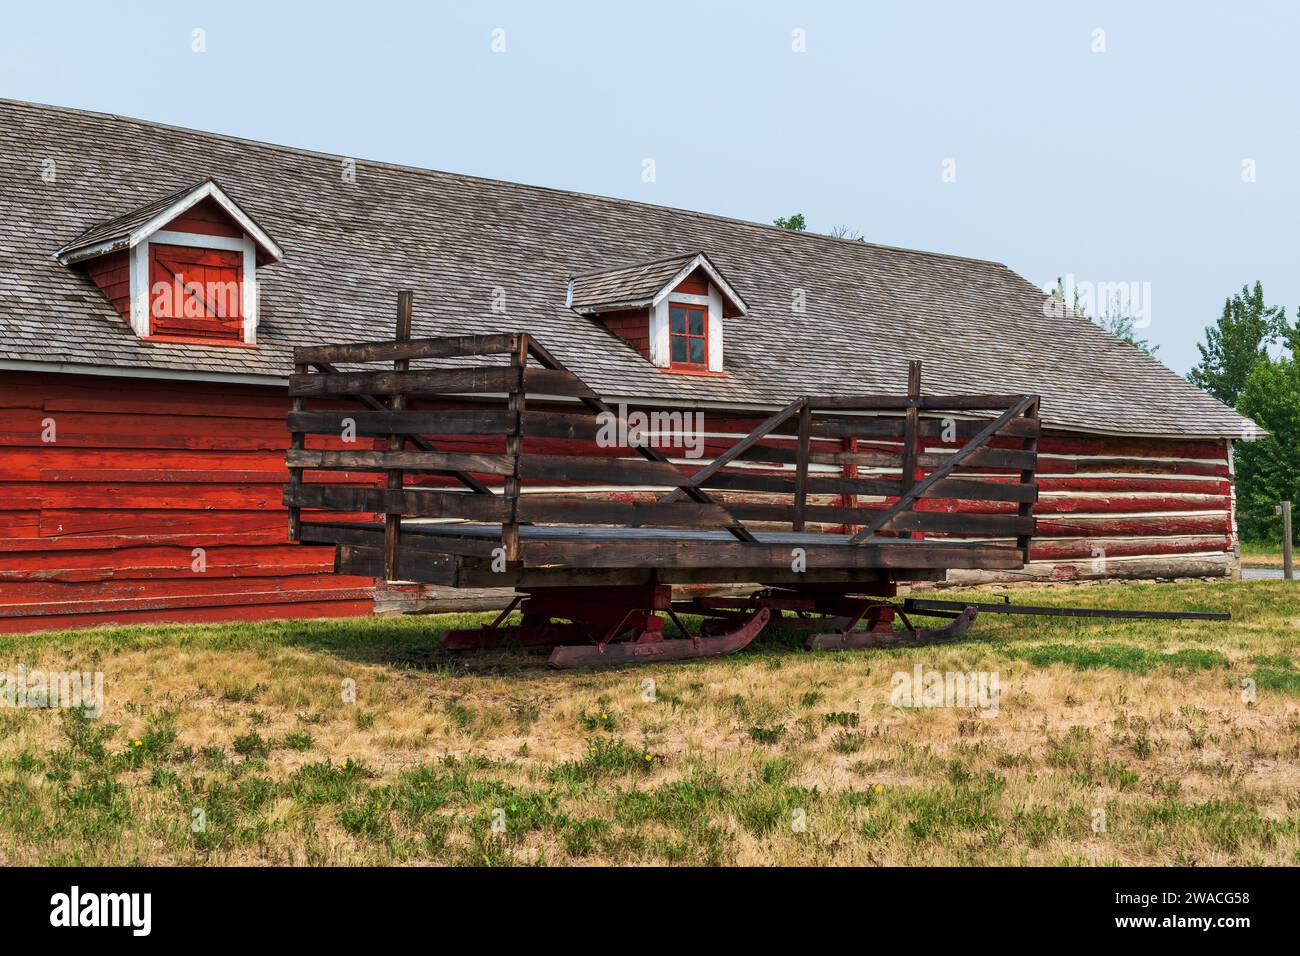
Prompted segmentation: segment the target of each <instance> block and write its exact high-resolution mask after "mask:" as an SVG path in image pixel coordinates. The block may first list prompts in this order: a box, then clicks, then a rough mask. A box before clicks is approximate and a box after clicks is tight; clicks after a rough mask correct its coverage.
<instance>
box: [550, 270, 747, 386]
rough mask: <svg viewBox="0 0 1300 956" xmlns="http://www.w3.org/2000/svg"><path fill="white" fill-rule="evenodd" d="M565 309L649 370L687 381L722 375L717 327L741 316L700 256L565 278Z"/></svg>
mask: <svg viewBox="0 0 1300 956" xmlns="http://www.w3.org/2000/svg"><path fill="white" fill-rule="evenodd" d="M568 305H569V308H571V309H573V310H574V311H575V312H577V313H579V314H580V315H586V316H590V317H591V318H592V319H594V320H596V321H598V322H600V323H602V324H603V325H604V326H605V328H607V329H609V331H610V332H612V333H614V335H616V336H618V337H619V338H621V339H623V341H625V342H626V343H627V344H628V345H630V346H632V347H633V348H634V349H636V350H637V351H638V352H640V353H641V355H642V357H644V358H645V359H647V360H648V361H649V362H650V363H651V364H652V365H657V366H658V367H659V368H662V369H664V370H665V371H669V372H682V373H685V374H693V375H721V374H723V373H724V370H725V365H724V364H723V355H722V343H723V334H722V333H723V321H724V320H725V319H731V318H736V317H739V316H743V315H744V314H745V312H746V310H747V306H746V305H745V303H744V300H742V299H741V298H740V296H739V295H738V294H737V293H736V291H735V290H734V289H733V288H732V287H731V284H730V283H729V282H728V281H727V280H726V279H725V278H724V277H723V275H722V273H721V272H719V271H718V269H717V267H716V266H714V265H713V263H712V262H710V261H709V258H708V256H706V255H705V254H704V253H702V252H697V253H691V254H689V255H680V256H672V257H670V258H667V259H653V260H650V261H648V262H635V263H632V264H630V265H623V266H615V267H613V268H610V269H597V270H596V271H594V272H583V273H580V274H577V275H574V276H571V277H570V279H569V301H568Z"/></svg>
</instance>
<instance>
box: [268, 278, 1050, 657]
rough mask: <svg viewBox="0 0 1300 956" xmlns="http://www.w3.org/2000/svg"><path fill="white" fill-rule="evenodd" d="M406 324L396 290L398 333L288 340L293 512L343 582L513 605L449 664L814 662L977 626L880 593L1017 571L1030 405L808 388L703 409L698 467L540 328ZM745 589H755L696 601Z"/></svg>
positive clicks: (666, 423)
mask: <svg viewBox="0 0 1300 956" xmlns="http://www.w3.org/2000/svg"><path fill="white" fill-rule="evenodd" d="M410 316H411V297H410V295H409V294H408V293H402V294H401V296H400V297H399V309H398V334H397V336H396V337H395V339H394V340H393V341H386V342H364V343H353V344H340V345H322V346H313V347H306V348H298V349H296V350H295V354H294V362H295V368H294V374H293V376H292V377H291V379H290V385H289V388H290V395H291V396H292V399H293V409H292V411H291V412H290V414H289V420H288V427H289V430H290V432H291V433H292V443H291V447H290V450H289V452H288V453H287V458H286V463H287V465H288V468H289V475H290V478H289V482H288V484H287V486H286V488H285V490H284V502H285V504H286V505H287V506H288V508H289V534H290V537H291V538H293V539H295V540H298V541H302V542H306V543H311V544H318V545H319V544H326V545H332V546H334V548H335V553H336V561H335V569H336V571H337V572H338V573H341V574H352V575H364V576H370V577H374V578H382V579H386V580H388V581H395V582H397V581H401V582H416V583H427V584H437V585H445V586H449V587H453V588H486V587H500V588H510V589H513V591H514V593H515V598H514V601H513V602H512V604H511V606H510V607H509V608H507V610H506V612H503V613H502V615H501V616H500V618H499V619H498V620H497V621H496V622H495V623H494V624H493V625H490V626H488V627H485V628H477V629H474V630H469V631H452V632H450V633H448V634H447V635H446V636H445V639H444V647H446V648H450V649H471V648H484V647H493V646H505V645H522V646H529V647H541V648H551V649H552V652H551V657H550V661H551V663H552V664H553V665H555V666H557V667H572V666H601V665H611V664H619V663H625V662H635V661H649V660H677V659H682V658H691V657H701V656H710V655H717V654H727V653H732V652H734V651H737V650H739V649H741V648H743V647H744V646H746V645H747V644H749V643H750V642H751V641H752V640H753V639H754V638H755V637H756V636H757V635H758V633H759V632H760V631H762V629H763V628H764V627H765V626H766V625H767V624H768V623H769V622H770V621H772V620H775V619H777V618H781V619H783V620H784V621H785V622H786V623H792V624H796V625H798V626H808V627H809V628H810V629H811V630H813V631H815V632H816V633H814V634H813V635H812V637H810V639H809V646H810V647H813V648H828V649H829V648H838V647H859V646H880V645H887V644H891V643H923V642H927V641H936V640H951V639H954V638H955V637H957V636H960V634H961V633H963V632H964V631H965V629H966V628H967V627H969V625H970V623H971V621H972V620H973V619H974V614H975V612H974V611H970V612H968V611H967V610H966V609H964V608H963V609H961V610H959V611H957V612H952V611H950V610H949V609H946V608H944V609H937V610H936V609H919V610H916V611H915V612H909V611H907V610H905V609H904V608H903V607H902V605H899V604H896V603H891V602H889V601H888V600H887V599H888V598H890V597H893V596H894V595H895V594H896V588H897V585H898V584H899V582H910V581H917V580H933V579H936V578H940V577H942V576H943V575H944V573H945V572H946V571H947V570H948V569H950V568H975V569H988V570H1014V569H1019V568H1021V567H1022V566H1023V564H1024V562H1025V561H1026V560H1027V557H1028V552H1029V543H1030V539H1031V537H1032V535H1033V532H1034V518H1033V515H1032V510H1033V506H1034V502H1035V501H1036V500H1037V497H1038V488H1037V484H1036V482H1035V469H1036V464H1037V457H1036V452H1035V446H1036V441H1037V438H1038V435H1039V419H1038V408H1039V402H1038V398H1037V396H1034V395H1020V394H1010V395H925V394H922V391H921V365H920V362H912V363H911V364H910V367H909V384H908V390H907V394H900V395H849V396H846V395H835V396H824V397H819V396H815V395H805V396H800V397H796V398H793V399H792V400H790V401H789V402H788V403H787V404H785V405H784V406H782V407H781V408H779V409H777V410H775V411H773V410H772V409H770V408H768V409H766V410H761V411H758V410H752V411H749V412H746V411H744V410H740V411H728V412H727V413H726V415H727V416H728V418H727V422H728V424H727V425H726V427H716V426H715V427H710V424H711V416H714V415H715V414H717V415H721V413H713V412H710V411H708V410H704V411H703V412H701V414H702V415H703V423H702V426H703V427H702V428H697V427H696V425H698V424H699V423H698V422H696V423H695V424H692V425H690V426H689V427H690V428H691V429H693V430H695V431H696V432H698V437H699V439H700V442H702V454H701V456H700V457H698V458H691V457H690V455H689V454H687V453H686V452H684V451H683V450H682V449H681V448H675V447H672V441H671V438H672V437H673V436H672V434H671V433H672V432H673V431H674V427H675V426H676V425H677V424H680V423H681V422H682V421H686V419H684V418H681V416H682V414H683V413H681V412H677V413H676V414H678V416H679V418H678V419H674V418H672V412H671V411H670V410H664V409H632V410H629V409H626V408H621V407H619V408H616V407H611V406H610V405H609V404H607V403H606V401H604V400H603V399H602V398H601V397H600V396H598V395H597V394H596V393H595V392H594V391H593V390H592V389H590V388H589V387H588V386H587V385H586V384H585V383H584V382H583V381H582V380H581V379H580V378H579V377H578V376H577V375H575V374H574V373H573V372H571V371H570V370H568V369H567V368H565V366H564V365H563V364H562V363H561V362H560V361H559V360H558V359H557V358H556V357H555V356H554V355H552V354H551V353H550V352H549V351H548V350H547V349H546V348H545V347H544V346H543V345H542V344H541V343H540V342H538V341H537V339H535V338H534V337H532V336H530V335H528V334H525V333H521V332H511V333H501V334H493V335H464V336H453V337H443V338H425V339H412V338H411V337H410ZM377 363H383V364H382V365H378V364H377ZM638 412H641V413H643V418H645V419H647V420H649V421H650V422H651V423H652V424H651V426H650V427H648V428H643V429H639V428H636V427H633V426H634V419H636V413H638ZM655 414H658V415H659V416H660V417H659V418H655V417H654V415H655ZM738 417H739V419H740V420H742V421H746V422H747V424H746V425H745V429H746V430H745V431H743V432H742V431H737V430H736V428H735V425H734V423H735V421H736V420H737V419H738ZM665 435H667V436H669V440H667V441H665ZM677 437H679V438H682V439H683V440H684V439H686V438H689V437H690V436H689V435H685V434H683V435H680V436H677ZM735 585H751V586H752V590H750V591H749V592H748V593H747V596H744V595H745V594H746V592H744V591H742V592H741V594H742V596H740V597H718V596H709V595H708V594H703V593H700V592H701V590H702V589H708V588H712V589H714V590H715V591H716V589H718V588H721V587H722V586H735ZM513 610H518V611H519V612H520V614H521V615H522V619H521V621H520V622H519V623H517V624H509V625H507V623H506V621H507V620H508V614H509V612H510V611H513ZM912 613H921V614H927V615H932V616H937V617H939V618H940V619H946V620H947V623H946V624H944V625H943V626H941V627H937V628H930V629H925V628H918V627H916V626H914V625H913V624H912V621H911V614H912ZM684 614H691V615H699V616H700V617H702V618H703V619H704V623H703V625H701V626H699V627H698V628H697V629H696V630H695V631H692V630H690V629H689V628H688V627H687V626H686V624H685V623H684V622H683V619H682V616H683V615H684ZM669 624H671V625H672V628H673V632H675V633H670V632H669V631H668V628H667V625H669Z"/></svg>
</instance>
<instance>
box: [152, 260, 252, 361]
mask: <svg viewBox="0 0 1300 956" xmlns="http://www.w3.org/2000/svg"><path fill="white" fill-rule="evenodd" d="M243 296H244V256H243V254H242V253H240V252H230V251H227V250H224V249H204V248H202V247H200V246H170V245H162V244H154V243H150V244H149V337H150V338H155V339H156V338H190V337H198V338H211V339H217V340H221V341H231V342H242V341H244V323H243V318H242V316H243V312H242V310H241V308H240V306H241V303H242V299H243Z"/></svg>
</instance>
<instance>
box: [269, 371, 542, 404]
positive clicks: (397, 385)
mask: <svg viewBox="0 0 1300 956" xmlns="http://www.w3.org/2000/svg"><path fill="white" fill-rule="evenodd" d="M510 374H511V373H510V367H509V366H506V365H503V366H500V367H491V366H485V367H481V368H449V369H418V370H416V371H413V372H412V371H408V372H322V373H318V374H314V375H297V374H295V375H291V376H289V394H290V395H291V396H303V397H312V396H326V395H335V396H338V395H407V396H412V395H460V394H479V393H486V394H497V393H505V392H508V391H509V390H510V384H511V383H510ZM560 394H563V393H560Z"/></svg>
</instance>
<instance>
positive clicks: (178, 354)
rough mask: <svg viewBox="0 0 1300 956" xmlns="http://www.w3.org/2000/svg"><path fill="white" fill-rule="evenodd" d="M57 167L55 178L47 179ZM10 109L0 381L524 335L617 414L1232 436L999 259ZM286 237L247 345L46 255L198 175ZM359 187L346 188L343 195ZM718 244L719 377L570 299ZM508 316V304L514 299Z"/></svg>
mask: <svg viewBox="0 0 1300 956" xmlns="http://www.w3.org/2000/svg"><path fill="white" fill-rule="evenodd" d="M45 159H50V160H53V163H54V166H53V168H54V169H55V170H56V174H55V176H54V179H53V181H52V182H47V181H45V180H44V179H42V177H41V175H40V171H41V168H42V166H41V163H42V161H43V160H45ZM344 164H345V160H344V158H343V157H339V156H332V155H326V154H322V153H315V152H308V151H305V150H298V149H290V148H286V147H282V146H274V145H268V144H265V143H257V142H251V141H247V140H240V139H235V138H231V137H227V136H220V135H215V134H210V133H202V132H195V131H191V130H184V129H178V128H175V127H169V126H162V125H158V124H154V123H148V122H143V121H140V120H133V119H127V118H123V117H119V116H112V115H106V114H98V113H89V112H83V111H78V110H69V109H63V108H57V107H49V106H41V105H34V104H30V103H19V102H13V101H5V100H0V217H3V221H4V222H5V224H6V230H5V233H6V234H5V235H4V236H3V237H2V238H0V365H4V364H9V363H14V362H42V363H58V364H59V366H60V367H62V368H66V369H68V370H77V369H81V368H89V367H115V368H120V369H130V368H142V369H151V370H155V371H158V370H163V371H165V372H166V373H168V374H176V375H177V376H184V375H186V374H193V373H200V374H204V375H211V376H229V375H251V376H260V377H266V378H270V377H275V378H280V377H284V376H287V374H288V372H289V371H290V367H291V354H292V352H291V350H292V347H293V346H294V345H296V344H320V343H329V342H346V341H359V340H375V339H383V338H386V337H388V336H389V335H391V331H392V322H393V309H394V300H395V296H396V292H397V290H399V289H404V288H411V289H414V290H415V293H416V299H415V302H416V307H415V321H414V334H415V335H417V336H433V335H446V334H457V333H463V332H493V331H514V330H520V329H522V330H525V331H528V332H530V333H532V334H534V335H536V336H537V337H538V338H539V339H540V341H542V342H543V343H544V344H545V345H546V346H547V347H548V348H549V349H550V350H551V351H553V352H554V353H555V354H556V355H557V356H558V357H559V358H560V360H561V361H563V362H564V363H565V364H567V365H568V366H569V367H570V368H572V369H573V370H574V371H575V372H576V373H577V374H579V375H580V376H582V378H583V379H584V380H586V381H587V382H588V383H589V384H590V385H591V386H592V387H593V388H595V389H597V390H598V391H599V392H601V393H602V394H604V395H605V396H607V397H609V398H611V399H617V398H621V397H627V398H634V397H636V398H655V399H659V400H662V401H682V402H724V403H748V404H753V403H762V404H770V405H776V404H782V403H785V402H787V401H789V400H790V399H792V398H794V397H796V396H798V395H802V394H819V395H836V394H860V393H864V392H900V391H903V390H904V389H905V388H906V382H907V361H908V360H909V359H921V360H922V361H924V363H925V390H926V391H927V392H932V393H952V392H963V391H969V392H997V393H1006V392H1037V393H1039V394H1041V395H1042V399H1043V404H1042V416H1043V419H1044V420H1045V421H1046V422H1047V423H1049V424H1054V425H1059V426H1066V427H1074V428H1082V429H1089V430H1096V431H1109V432H1119V433H1129V434H1140V435H1198V436H1232V437H1237V436H1239V435H1241V434H1242V433H1243V430H1244V429H1245V427H1246V423H1245V420H1244V419H1242V418H1241V417H1240V416H1239V415H1238V414H1237V413H1236V412H1234V411H1233V410H1232V409H1230V408H1227V407H1226V406H1224V405H1222V404H1220V403H1219V402H1217V401H1215V400H1214V399H1213V398H1210V397H1209V396H1208V395H1206V394H1204V393H1202V392H1200V391H1199V390H1197V389H1196V388H1194V387H1193V386H1191V385H1190V384H1188V383H1187V382H1186V381H1185V380H1184V379H1182V378H1181V377H1180V376H1178V375H1176V374H1175V373H1174V372H1172V371H1171V370H1169V369H1168V368H1166V367H1165V366H1164V365H1162V364H1161V363H1160V362H1158V361H1156V360H1155V359H1153V358H1150V357H1149V356H1146V355H1144V354H1142V353H1141V352H1139V351H1137V350H1136V349H1134V348H1132V347H1130V346H1128V345H1126V344H1124V343H1122V342H1120V341H1119V340H1117V339H1115V338H1114V337H1112V336H1110V335H1109V334H1107V333H1106V332H1104V331H1103V330H1102V329H1100V328H1098V327H1097V326H1095V325H1094V324H1092V323H1091V322H1088V321H1087V320H1086V319H1081V318H1077V317H1074V316H1072V315H1067V316H1065V317H1054V316H1051V315H1049V314H1047V313H1046V311H1045V309H1044V299H1045V296H1044V294H1043V292H1042V291H1041V290H1040V289H1038V288H1036V287H1035V286H1033V285H1032V284H1030V283H1029V282H1028V281H1026V280H1025V279H1023V278H1021V277H1020V276H1018V275H1016V274H1015V273H1014V272H1012V271H1011V270H1010V269H1008V268H1007V267H1006V266H1004V265H1001V264H998V263H995V262H986V261H981V260H974V259H966V258H959V257H956V256H947V255H938V254H934V253H927V252H916V251H909V250H902V249H895V248H890V247H886V246H878V245H871V244H868V243H861V242H849V241H845V240H839V239H834V238H831V237H828V236H820V235H812V234H805V233H794V232H789V231H785V230H781V229H777V228H775V227H771V226H764V225H759V224H755V223H749V222H742V221H737V220H734V219H726V218H722V217H718V216H712V215H706V214H703V213H696V212H689V211H684V210H678V209H669V208H665V207H661V206H652V205H647V204H644V203H637V202H630V201H626V200H620V199H609V198H603V197H597V196H591V195H586V194H582V193H573V192H564V191H560V190H554V189H544V188H539V187H534V186H525V185H518V184H514V183H504V182H498V181H493V180H486V179H478V178H474V177H471V176H464V175H458V174H454V173H445V172H437V171H432V170H426V169H416V168H410V167H402V166H395V165H390V164H384V163H377V162H366V161H359V162H357V163H356V166H355V173H356V174H355V177H347V176H345V175H343V173H344V171H345V168H346V167H345V165H344ZM209 178H212V179H215V180H217V181H219V182H220V183H221V184H222V186H223V187H224V188H226V189H227V190H229V192H230V194H231V196H233V197H235V198H236V199H237V200H238V202H239V204H240V206H241V208H243V209H245V210H246V211H247V212H248V214H249V215H250V216H251V217H253V218H254V219H255V220H256V221H257V222H258V223H260V224H261V225H262V226H263V227H264V228H265V229H266V230H267V231H268V232H269V233H270V234H271V235H274V236H275V237H276V239H277V240H278V241H279V243H280V244H281V248H282V249H283V253H284V258H283V260H282V261H281V262H280V263H279V264H278V265H277V266H276V267H275V268H274V269H271V270H267V272H266V273H265V275H261V274H259V287H260V290H259V291H260V295H261V300H260V301H261V314H262V319H261V325H260V327H259V333H258V335H259V341H258V344H257V346H256V347H254V348H238V349H235V348H221V347H217V346H205V345H179V344H170V343H160V342H145V341H141V340H140V339H138V338H137V337H136V336H135V334H134V333H133V332H132V331H131V329H130V328H129V327H128V326H127V325H126V323H125V322H123V321H122V319H121V317H120V316H119V315H118V314H117V313H116V312H115V311H114V310H113V308H112V306H111V305H110V304H109V303H108V302H107V301H106V300H105V299H104V297H103V295H102V294H101V293H100V292H99V290H98V289H97V288H96V287H95V286H94V284H93V283H92V282H91V281H90V280H89V279H88V278H87V277H86V276H85V275H84V273H83V272H82V271H80V270H78V269H77V268H70V267H68V266H64V265H62V264H60V263H59V262H58V261H57V260H56V259H55V258H53V253H54V252H55V250H57V249H59V248H60V247H62V246H64V245H66V244H67V243H69V242H70V241H72V240H73V239H75V238H76V237H78V236H81V235H83V234H84V233H85V231H86V230H87V229H88V228H89V227H91V226H92V225H93V224H95V223H104V222H106V221H108V220H111V219H113V218H114V217H116V216H121V215H123V214H124V213H127V212H129V211H131V210H138V209H139V208H141V207H144V206H145V205H146V204H149V203H154V202H158V201H161V200H162V199H163V198H164V197H167V196H168V195H169V194H172V193H175V192H177V191H179V190H183V189H185V188H187V187H189V186H192V185H193V184H194V183H196V182H200V181H203V180H206V179H209ZM350 178H353V179H354V181H349V179H350ZM683 250H706V251H707V254H708V257H709V259H710V260H711V261H712V262H713V263H714V264H716V266H717V268H718V269H719V270H721V272H723V273H724V274H725V275H726V276H727V278H728V280H729V281H731V282H732V283H733V284H734V287H735V289H736V291H737V292H738V293H739V294H740V295H742V296H743V298H744V300H745V302H746V303H747V305H748V312H747V314H746V316H745V319H744V323H743V328H737V329H736V330H735V331H732V330H731V329H730V328H729V330H728V339H727V371H726V374H725V375H723V376H709V377H695V376H689V375H672V374H668V373H666V372H664V371H663V370H660V369H658V368H655V367H654V366H652V365H651V364H650V363H649V362H648V361H647V360H646V359H644V358H643V357H642V356H641V355H640V354H639V353H638V352H637V351H635V350H634V349H632V348H630V347H628V346H626V345H624V344H623V343H621V342H620V341H618V340H616V339H613V338H612V337H611V336H610V335H609V334H608V332H607V331H605V330H604V329H603V328H602V327H601V326H600V324H599V323H598V322H596V321H595V320H593V319H589V318H585V317H582V316H579V315H575V314H574V312H573V311H571V310H570V309H569V308H568V307H567V305H566V297H567V293H568V284H569V280H570V277H571V276H575V275H578V274H581V273H584V272H590V271H592V270H597V269H602V268H604V267H607V266H608V265H610V264H612V263H631V262H642V263H645V262H649V261H652V260H655V259H661V258H669V257H679V256H681V255H683ZM502 303H504V311H502V310H501V308H500V305H501V304H502Z"/></svg>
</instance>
